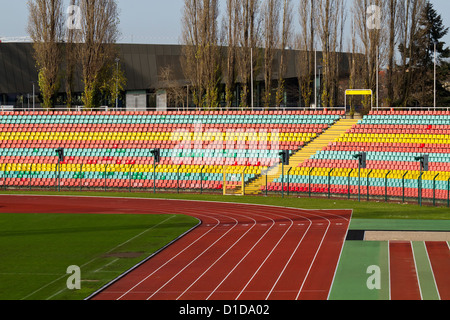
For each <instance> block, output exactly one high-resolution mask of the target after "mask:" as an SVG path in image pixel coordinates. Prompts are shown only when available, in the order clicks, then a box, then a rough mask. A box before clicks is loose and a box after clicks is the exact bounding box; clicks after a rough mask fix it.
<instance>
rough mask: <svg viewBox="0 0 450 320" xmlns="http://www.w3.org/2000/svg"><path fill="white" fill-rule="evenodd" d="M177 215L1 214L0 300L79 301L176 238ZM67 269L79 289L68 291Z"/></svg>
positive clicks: (185, 224)
mask: <svg viewBox="0 0 450 320" xmlns="http://www.w3.org/2000/svg"><path fill="white" fill-rule="evenodd" d="M197 223H198V221H197V220H196V219H195V218H192V217H188V216H181V215H178V216H177V215H86V214H80V215H70V214H61V215H58V214H0V300H52V299H55V300H82V299H84V298H86V297H87V296H89V295H90V294H91V293H93V292H95V291H96V290H97V289H99V288H101V287H102V286H104V285H105V284H106V283H108V282H110V281H111V280H112V279H115V278H117V277H118V276H119V275H121V274H122V273H124V272H125V271H126V270H128V269H130V268H131V267H133V266H135V265H136V264H138V263H139V262H141V261H142V260H144V259H145V258H147V257H149V256H150V255H152V254H153V253H154V252H155V251H157V250H158V249H160V248H162V247H163V246H165V245H166V244H168V243H170V242H171V241H172V240H174V239H176V238H177V237H178V236H179V235H181V234H183V233H184V232H186V231H188V230H189V229H191V228H192V227H194V226H195V225H196V224H197ZM71 265H76V266H79V267H80V269H81V290H68V289H67V286H66V282H67V280H68V278H69V276H70V275H71V274H67V273H66V272H67V268H68V267H69V266H71Z"/></svg>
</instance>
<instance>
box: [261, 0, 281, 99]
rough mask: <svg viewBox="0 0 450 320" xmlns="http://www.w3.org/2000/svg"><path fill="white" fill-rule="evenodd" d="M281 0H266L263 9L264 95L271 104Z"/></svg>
mask: <svg viewBox="0 0 450 320" xmlns="http://www.w3.org/2000/svg"><path fill="white" fill-rule="evenodd" d="M279 12H280V1H279V0H266V2H265V4H264V9H263V19H264V95H263V105H264V107H265V108H268V107H269V106H270V103H271V100H272V76H273V62H274V56H275V49H276V48H278V43H279V30H278V28H279V21H280V15H279Z"/></svg>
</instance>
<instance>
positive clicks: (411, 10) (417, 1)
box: [398, 0, 425, 107]
mask: <svg viewBox="0 0 450 320" xmlns="http://www.w3.org/2000/svg"><path fill="white" fill-rule="evenodd" d="M424 8H425V0H405V1H404V3H403V4H402V5H401V6H400V10H399V14H400V20H401V21H402V23H401V32H400V40H399V42H400V45H399V51H400V55H401V67H400V69H401V70H400V73H401V76H400V77H401V79H400V83H399V88H398V91H399V96H400V105H401V106H404V107H405V106H406V105H407V104H408V102H409V100H410V98H411V94H412V92H411V89H412V88H413V87H414V82H415V81H417V80H419V79H418V75H417V70H416V69H415V67H416V63H417V54H416V52H417V50H418V48H417V43H416V40H417V35H418V27H419V17H420V15H421V12H422V10H423V9H424Z"/></svg>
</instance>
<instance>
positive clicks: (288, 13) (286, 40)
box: [275, 0, 292, 107]
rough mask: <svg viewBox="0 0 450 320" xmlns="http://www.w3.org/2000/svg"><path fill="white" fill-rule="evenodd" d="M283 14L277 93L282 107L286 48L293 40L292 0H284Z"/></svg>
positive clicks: (278, 104)
mask: <svg viewBox="0 0 450 320" xmlns="http://www.w3.org/2000/svg"><path fill="white" fill-rule="evenodd" d="M282 12H283V16H282V20H281V21H282V23H281V30H280V31H281V34H280V41H281V42H280V62H279V68H278V86H277V94H276V99H275V102H276V106H277V107H280V105H281V103H282V102H283V99H284V91H285V85H284V84H285V81H284V76H285V72H286V49H287V47H290V46H291V42H292V2H291V0H283V9H282Z"/></svg>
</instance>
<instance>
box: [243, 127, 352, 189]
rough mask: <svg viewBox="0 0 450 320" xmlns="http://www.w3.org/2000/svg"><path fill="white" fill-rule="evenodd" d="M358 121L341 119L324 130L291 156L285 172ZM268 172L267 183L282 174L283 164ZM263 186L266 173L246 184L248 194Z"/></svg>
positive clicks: (308, 157)
mask: <svg viewBox="0 0 450 320" xmlns="http://www.w3.org/2000/svg"><path fill="white" fill-rule="evenodd" d="M358 121H359V120H357V119H356V120H355V119H341V120H339V121H338V122H336V123H335V124H334V125H333V126H331V127H330V128H328V130H326V131H324V132H323V133H322V134H321V135H320V136H318V137H317V138H316V139H315V140H313V141H312V142H311V143H310V144H308V145H307V146H306V147H304V148H303V149H301V150H300V151H298V152H297V153H296V154H294V155H292V156H291V158H290V166H286V167H285V168H284V169H285V172H287V171H288V170H289V168H291V167H298V166H299V165H300V164H302V163H303V162H305V161H306V160H308V159H310V158H311V156H313V155H315V154H316V153H317V151H321V150H322V149H323V148H324V147H326V146H328V144H329V143H331V142H334V141H336V140H337V139H338V138H340V137H341V136H342V135H343V134H345V133H346V132H347V131H348V130H350V129H351V128H352V127H353V126H354V125H356V124H357V123H358ZM268 174H269V176H268V177H267V183H271V182H273V181H274V180H275V179H276V178H278V177H279V176H280V175H281V166H280V165H278V166H276V167H274V168H272V169H271V170H270V171H269V173H268ZM262 186H264V187H265V186H266V176H265V175H264V176H260V177H259V178H257V179H256V180H255V181H253V182H252V183H251V184H249V185H248V186H246V187H245V190H246V194H258V193H260V192H261V191H260V190H261V187H262Z"/></svg>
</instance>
